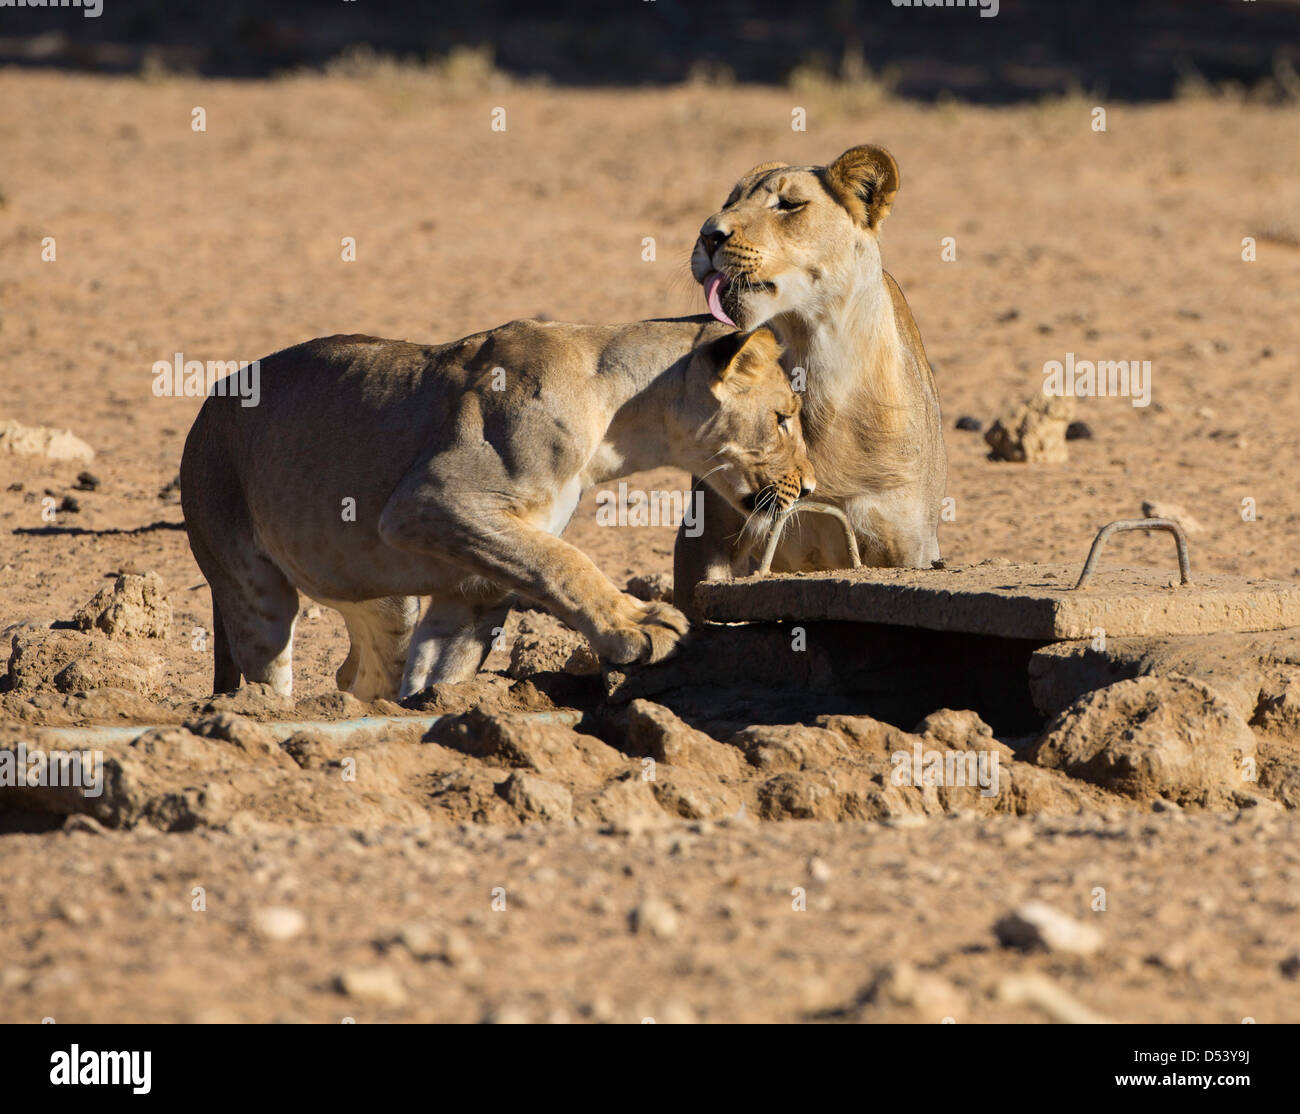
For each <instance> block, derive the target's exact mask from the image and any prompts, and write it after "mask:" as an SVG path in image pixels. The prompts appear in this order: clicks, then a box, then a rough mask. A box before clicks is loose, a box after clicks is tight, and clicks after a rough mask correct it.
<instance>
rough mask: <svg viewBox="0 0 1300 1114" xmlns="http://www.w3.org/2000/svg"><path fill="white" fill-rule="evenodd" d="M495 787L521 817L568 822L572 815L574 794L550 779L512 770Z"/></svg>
mask: <svg viewBox="0 0 1300 1114" xmlns="http://www.w3.org/2000/svg"><path fill="white" fill-rule="evenodd" d="M498 789H499V791H500V793H501V796H502V797H503V798H504V799H505V801H506V803H507V804H508V805H510V806H511V807H512V808H515V809H517V810H518V812H519V814H520V816H521V817H522V818H523V819H524V820H552V821H559V822H563V823H567V822H568V821H569V820H571V819H572V818H573V794H572V793H570V792H569V791H568V790H567V789H566V788H564V786H562V785H556V784H555V783H554V782H552V781H547V780H545V779H544V778H540V777H534V776H533V775H532V774H526V773H524V772H523V771H521V770H515V771H514V772H513V773H512V774H511V775H510V776H509V777H508V778H506V780H505V781H504V782H502V783H501V784H500V786H498Z"/></svg>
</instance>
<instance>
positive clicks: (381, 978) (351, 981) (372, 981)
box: [338, 967, 407, 1006]
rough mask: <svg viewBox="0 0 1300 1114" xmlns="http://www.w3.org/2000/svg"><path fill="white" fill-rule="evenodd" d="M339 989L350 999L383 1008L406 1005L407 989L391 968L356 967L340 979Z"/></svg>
mask: <svg viewBox="0 0 1300 1114" xmlns="http://www.w3.org/2000/svg"><path fill="white" fill-rule="evenodd" d="M338 988H339V990H341V991H342V992H343V993H344V994H346V995H347V996H348V997H349V998H357V999H360V1000H361V1001H363V1002H375V1003H378V1004H379V1005H381V1006H401V1005H405V1004H406V997H407V995H406V987H405V986H403V985H402V979H401V976H399V975H398V973H397V972H396V971H394V970H393V969H392V968H391V967H354V968H352V969H351V970H348V971H344V972H343V973H342V974H341V975H339V977H338Z"/></svg>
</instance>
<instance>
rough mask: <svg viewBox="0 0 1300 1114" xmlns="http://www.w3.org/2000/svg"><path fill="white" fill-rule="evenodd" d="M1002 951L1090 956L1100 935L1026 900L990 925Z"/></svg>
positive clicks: (1100, 938)
mask: <svg viewBox="0 0 1300 1114" xmlns="http://www.w3.org/2000/svg"><path fill="white" fill-rule="evenodd" d="M993 931H994V932H995V933H996V934H997V938H998V942H999V943H1000V944H1001V945H1002V946H1003V947H1004V948H1019V949H1021V950H1022V951H1049V952H1064V953H1066V954H1068V955H1092V953H1093V952H1095V951H1096V950H1097V949H1098V948H1100V947H1101V945H1102V936H1101V933H1100V932H1098V931H1097V929H1095V928H1093V927H1092V926H1091V925H1087V924H1083V923H1082V922H1081V921H1076V920H1074V919H1073V918H1072V917H1067V916H1066V915H1065V914H1064V913H1058V912H1057V911H1056V910H1055V909H1053V908H1052V907H1051V906H1050V905H1045V904H1043V902H1041V901H1029V902H1026V903H1025V904H1024V905H1022V906H1020V908H1018V909H1016V910H1015V911H1014V912H1011V913H1008V914H1007V915H1006V916H1005V917H1003V918H1002V919H1001V920H999V921H998V922H997V924H995V925H994V926H993Z"/></svg>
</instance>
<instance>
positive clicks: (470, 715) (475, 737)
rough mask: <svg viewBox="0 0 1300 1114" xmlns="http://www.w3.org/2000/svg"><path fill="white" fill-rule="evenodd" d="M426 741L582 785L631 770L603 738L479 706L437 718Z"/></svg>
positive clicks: (553, 723)
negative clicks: (490, 710)
mask: <svg viewBox="0 0 1300 1114" xmlns="http://www.w3.org/2000/svg"><path fill="white" fill-rule="evenodd" d="M428 741H430V742H435V743H440V744H441V745H442V746H445V747H450V748H451V749H453V750H458V751H460V752H461V753H463V754H469V755H473V756H474V757H475V758H481V759H482V760H483V761H484V762H486V763H488V764H489V765H493V766H504V767H507V768H511V767H514V768H523V769H526V770H534V771H536V772H537V773H539V774H542V775H544V776H547V777H552V778H554V779H556V780H561V781H572V782H574V783H576V784H578V785H583V784H587V785H591V784H595V783H599V782H602V781H604V780H605V779H606V778H608V777H611V776H612V775H613V774H614V773H616V772H617V771H619V770H622V769H625V768H626V766H627V759H626V758H624V756H623V755H621V754H619V752H618V751H616V750H615V749H614V748H613V747H611V746H608V745H607V744H605V743H602V742H601V741H600V740H599V739H597V738H594V737H593V736H591V735H583V734H580V733H579V732H577V731H575V730H574V729H573V728H572V727H569V726H568V725H566V724H563V723H557V722H553V721H547V720H540V719H537V718H534V717H533V716H530V715H526V714H518V713H516V714H511V713H500V714H493V713H488V712H484V711H482V710H481V709H478V708H476V709H474V710H473V711H470V712H467V713H465V714H464V715H460V716H447V717H445V718H444V719H442V720H439V721H438V723H436V724H435V725H434V727H433V730H432V731H431V732H430V733H429V736H428Z"/></svg>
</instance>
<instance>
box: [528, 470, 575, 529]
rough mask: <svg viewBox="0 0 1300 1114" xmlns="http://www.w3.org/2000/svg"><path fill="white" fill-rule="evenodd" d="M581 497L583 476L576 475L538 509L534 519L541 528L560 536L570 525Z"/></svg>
mask: <svg viewBox="0 0 1300 1114" xmlns="http://www.w3.org/2000/svg"><path fill="white" fill-rule="evenodd" d="M581 498H582V478H581V477H580V476H574V477H573V478H572V479H571V480H569V481H567V482H566V483H565V484H563V485H562V486H561V487H560V488H559V490H558V491H556V492H555V494H554V495H553V496H552V497H551V501H550V502H549V503H548V504H546V505H545V506H543V507H541V508H539V509H538V511H537V513H536V514H535V515H534V517H533V521H534V522H535V523H536V525H537V526H538V528H539V529H541V530H544V531H546V533H548V534H551V535H553V536H555V537H557V538H558V537H559V536H560V535H561V534H563V533H564V528H565V527H566V526H568V525H569V519H571V518H572V517H573V512H574V511H576V510H577V509H578V501H579V500H580V499H581Z"/></svg>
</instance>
